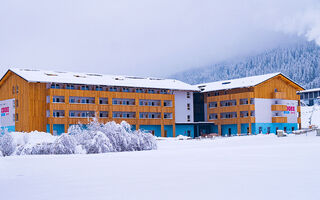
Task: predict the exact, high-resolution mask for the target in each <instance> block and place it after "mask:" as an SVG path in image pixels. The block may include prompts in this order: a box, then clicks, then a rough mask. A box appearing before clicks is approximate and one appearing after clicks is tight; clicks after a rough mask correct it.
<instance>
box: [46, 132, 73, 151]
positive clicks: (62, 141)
mask: <svg viewBox="0 0 320 200" xmlns="http://www.w3.org/2000/svg"><path fill="white" fill-rule="evenodd" d="M76 147H77V141H76V139H75V138H74V136H72V135H68V134H62V135H61V136H60V137H58V138H57V139H56V141H54V143H53V144H52V145H51V153H52V154H74V153H75V152H76Z"/></svg>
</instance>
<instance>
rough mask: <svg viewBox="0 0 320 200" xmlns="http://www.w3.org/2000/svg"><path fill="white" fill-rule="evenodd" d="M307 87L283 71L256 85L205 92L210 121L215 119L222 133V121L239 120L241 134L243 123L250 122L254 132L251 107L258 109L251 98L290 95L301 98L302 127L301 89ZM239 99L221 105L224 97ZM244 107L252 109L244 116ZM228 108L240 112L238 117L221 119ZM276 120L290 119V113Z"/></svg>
mask: <svg viewBox="0 0 320 200" xmlns="http://www.w3.org/2000/svg"><path fill="white" fill-rule="evenodd" d="M300 90H303V88H302V87H301V86H299V85H297V84H296V83H294V82H292V81H291V80H289V79H288V78H286V77H285V76H283V75H282V74H279V75H277V76H275V77H273V78H271V79H269V80H266V81H264V82H262V83H260V84H258V85H256V86H253V87H248V88H234V89H228V90H220V91H212V92H206V93H205V94H204V101H205V103H206V105H207V116H206V118H207V121H209V122H214V123H215V125H217V126H218V134H219V135H221V125H227V124H237V130H238V134H241V133H240V131H239V130H241V124H244V123H248V124H249V133H251V132H252V127H251V124H252V123H255V117H254V116H251V111H254V110H255V106H254V102H251V99H255V98H264V99H287V100H297V101H298V108H297V112H298V113H299V118H298V119H297V120H298V124H299V128H301V108H300V96H299V95H297V91H300ZM240 99H247V100H248V104H245V105H240ZM227 100H236V105H235V106H223V107H221V105H220V102H221V101H227ZM210 102H215V103H217V106H216V107H210ZM271 109H272V111H285V110H286V106H285V105H272V107H271ZM241 111H248V116H245V117H244V116H241V115H240V112H241ZM226 112H236V113H237V117H236V118H227V119H221V116H220V114H221V113H226ZM210 114H217V118H216V119H210ZM272 123H287V118H286V117H273V118H272Z"/></svg>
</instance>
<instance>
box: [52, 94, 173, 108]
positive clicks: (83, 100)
mask: <svg viewBox="0 0 320 200" xmlns="http://www.w3.org/2000/svg"><path fill="white" fill-rule="evenodd" d="M47 103H50V96H48V98H47ZM52 103H65V97H64V96H53V97H52ZM69 103H70V104H95V97H74V96H70V97H69ZM99 104H101V105H108V104H109V101H108V98H102V97H100V98H99ZM112 105H129V106H130V105H131V106H134V105H136V102H135V99H123V98H112ZM139 105H140V106H161V100H151V99H140V100H139ZM163 106H164V107H172V101H171V100H163Z"/></svg>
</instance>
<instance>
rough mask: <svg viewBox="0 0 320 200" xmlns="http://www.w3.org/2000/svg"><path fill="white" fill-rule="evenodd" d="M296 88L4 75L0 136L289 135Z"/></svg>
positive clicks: (287, 83) (267, 78)
mask: <svg viewBox="0 0 320 200" xmlns="http://www.w3.org/2000/svg"><path fill="white" fill-rule="evenodd" d="M301 90H303V87H301V86H300V85H298V84H297V83H295V82H294V81H292V80H291V79H289V78H287V77H286V76H284V75H283V74H281V73H274V74H265V75H261V76H253V77H246V78H240V79H233V80H227V81H218V82H212V83H204V84H199V85H194V86H193V85H189V84H187V83H184V82H181V81H178V80H173V79H159V78H142V77H133V76H116V75H103V74H93V73H73V72H58V71H45V70H31V69H10V70H8V71H7V73H6V74H5V75H4V76H3V77H2V79H1V80H0V109H1V119H0V127H1V129H2V130H3V129H8V130H9V131H26V132H29V131H34V130H38V131H45V132H50V133H52V134H56V135H59V134H61V133H64V132H67V131H68V128H69V127H70V126H71V125H74V124H79V123H80V124H83V125H84V126H85V125H86V124H88V123H89V122H90V121H92V120H93V118H96V119H97V120H98V121H99V122H101V123H106V122H109V121H115V122H117V123H120V122H121V121H127V122H128V123H129V124H130V125H131V126H132V129H142V130H145V131H149V132H151V133H152V134H154V135H156V136H162V137H175V136H177V135H186V136H191V137H197V136H200V135H203V134H210V133H217V134H219V135H222V136H231V135H243V134H257V133H275V132H276V130H278V129H280V130H284V131H286V132H291V131H293V130H297V129H299V128H301V111H300V110H301V109H300V96H299V95H297V91H301Z"/></svg>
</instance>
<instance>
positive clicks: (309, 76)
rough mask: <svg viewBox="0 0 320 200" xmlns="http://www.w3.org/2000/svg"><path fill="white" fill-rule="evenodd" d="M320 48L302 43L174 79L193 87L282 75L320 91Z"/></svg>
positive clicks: (193, 71)
mask: <svg viewBox="0 0 320 200" xmlns="http://www.w3.org/2000/svg"><path fill="white" fill-rule="evenodd" d="M319 68H320V47H319V46H318V45H317V44H316V43H315V42H299V43H297V44H294V45H290V46H286V47H279V48H276V49H273V50H270V51H266V52H264V53H261V54H258V55H255V56H249V57H246V58H242V59H235V60H228V61H225V62H220V63H216V64H212V65H209V66H205V67H202V68H195V69H192V70H187V71H184V72H181V73H176V74H174V75H172V76H171V77H172V78H176V79H179V80H182V81H185V82H188V83H190V84H198V83H205V82H212V81H219V80H227V79H233V78H240V77H246V76H253V75H260V74H266V73H272V72H282V73H284V74H285V75H287V76H288V77H290V78H292V79H293V80H295V81H296V82H297V83H299V84H301V85H302V86H304V87H305V88H314V87H320V73H319V72H320V69H319Z"/></svg>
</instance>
